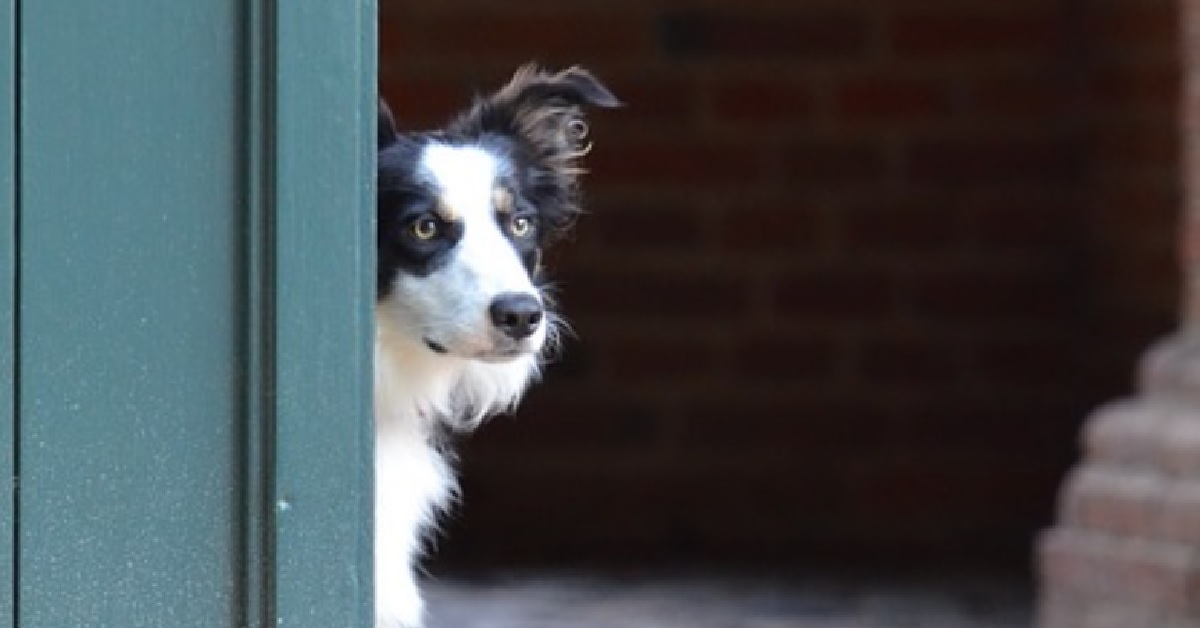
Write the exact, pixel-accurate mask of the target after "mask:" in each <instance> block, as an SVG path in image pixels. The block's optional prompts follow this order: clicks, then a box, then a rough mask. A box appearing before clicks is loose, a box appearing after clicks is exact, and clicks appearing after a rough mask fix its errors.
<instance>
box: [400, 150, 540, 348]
mask: <svg viewBox="0 0 1200 628" xmlns="http://www.w3.org/2000/svg"><path fill="white" fill-rule="evenodd" d="M418 173H419V176H420V177H421V178H422V179H423V180H425V181H427V182H428V184H429V185H430V186H431V187H432V188H433V189H434V190H436V191H437V193H438V197H439V205H438V207H439V210H438V211H439V213H441V214H443V215H442V218H444V219H448V220H451V221H454V222H458V223H460V224H461V225H462V238H461V239H460V240H459V241H458V243H457V245H456V246H455V247H454V249H453V250H452V251H451V253H450V256H449V259H448V260H447V263H446V264H445V265H444V266H442V267H441V268H438V269H437V270H435V271H434V272H433V273H430V274H429V275H428V276H426V277H412V276H407V275H404V274H403V273H401V274H400V276H398V277H397V279H396V283H395V291H394V294H393V295H392V298H393V299H394V300H395V301H397V303H396V305H397V307H399V308H401V309H402V310H403V315H404V317H405V318H407V319H411V320H407V321H406V323H407V325H408V326H411V327H413V328H415V330H414V331H420V333H422V334H424V335H425V336H426V339H428V340H431V341H434V342H436V343H438V344H439V345H442V346H444V347H445V348H446V349H447V350H448V351H449V353H451V354H453V355H459V356H462V357H480V358H484V359H488V358H499V357H502V354H512V353H513V352H514V351H520V352H522V353H531V352H532V353H536V352H538V351H540V350H541V347H542V344H543V343H544V342H545V338H546V329H545V327H546V326H545V324H543V325H540V326H539V327H538V329H537V331H536V332H535V333H534V334H533V335H532V336H530V337H529V338H527V339H525V340H522V341H519V342H517V341H513V340H512V339H510V338H507V337H506V336H504V335H503V334H502V333H500V332H499V330H497V329H496V328H495V327H494V326H493V324H492V321H491V316H490V314H489V307H490V306H491V304H492V301H493V300H494V299H495V298H496V297H497V296H499V295H501V294H506V293H516V294H529V295H532V296H535V297H537V296H538V292H537V290H536V288H534V286H533V282H532V281H531V279H530V277H529V273H528V272H527V271H526V269H525V266H524V265H523V264H522V263H521V258H520V256H519V255H518V254H517V251H516V250H515V249H514V248H513V246H512V243H511V241H510V240H509V239H508V238H507V237H506V236H505V234H504V233H503V231H502V230H501V227H500V223H499V222H498V221H497V219H496V208H495V206H494V201H495V199H496V188H497V186H498V184H499V182H500V180H501V178H502V177H504V176H505V175H507V174H509V173H508V172H506V171H505V169H504V164H503V161H502V160H500V159H498V158H497V157H496V156H495V155H492V154H491V153H489V152H488V151H486V150H484V149H483V148H481V147H479V146H470V145H468V146H450V145H446V144H430V145H429V146H427V147H426V148H425V151H424V153H423V154H422V156H421V160H420V163H419V165H418Z"/></svg>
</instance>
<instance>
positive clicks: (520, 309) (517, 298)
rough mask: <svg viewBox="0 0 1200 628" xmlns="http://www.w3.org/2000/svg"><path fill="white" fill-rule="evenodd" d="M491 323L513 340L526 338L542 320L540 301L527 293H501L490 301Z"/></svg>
mask: <svg viewBox="0 0 1200 628" xmlns="http://www.w3.org/2000/svg"><path fill="white" fill-rule="evenodd" d="M488 313H489V314H491V315H492V324H493V325H495V326H496V329H499V330H500V331H502V332H504V335H505V336H508V337H509V338H512V339H513V340H520V339H522V338H527V337H528V336H529V335H530V334H532V333H533V332H534V330H536V329H537V326H538V323H541V322H542V302H541V301H538V300H537V298H536V297H534V296H532V295H528V294H519V293H508V294H502V295H500V296H498V297H496V298H495V300H493V301H492V305H491V307H489V308H488Z"/></svg>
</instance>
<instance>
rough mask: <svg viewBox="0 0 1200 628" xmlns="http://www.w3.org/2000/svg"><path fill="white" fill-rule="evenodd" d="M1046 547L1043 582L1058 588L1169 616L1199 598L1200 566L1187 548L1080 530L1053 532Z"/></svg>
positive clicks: (1043, 545) (1043, 547)
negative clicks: (1142, 607)
mask: <svg viewBox="0 0 1200 628" xmlns="http://www.w3.org/2000/svg"><path fill="white" fill-rule="evenodd" d="M1040 546H1041V547H1040V549H1041V568H1042V577H1043V578H1044V579H1045V581H1048V582H1051V583H1053V584H1052V586H1053V588H1054V589H1058V590H1065V591H1074V592H1077V593H1079V594H1085V595H1088V596H1090V597H1096V598H1101V599H1103V598H1109V599H1113V600H1120V601H1122V602H1123V603H1125V604H1128V605H1134V606H1136V605H1143V606H1149V607H1157V608H1160V609H1162V610H1165V611H1187V610H1189V609H1191V608H1194V607H1195V604H1196V600H1197V599H1198V598H1197V597H1196V594H1197V592H1200V591H1198V590H1197V583H1198V581H1200V566H1198V565H1197V563H1196V557H1195V553H1194V552H1193V551H1191V548H1189V547H1187V546H1183V545H1177V544H1174V543H1164V542H1156V541H1152V540H1144V539H1133V538H1123V537H1114V536H1109V535H1104V534H1100V533H1095V532H1082V531H1076V530H1070V531H1067V530H1056V531H1053V532H1050V533H1048V534H1047V535H1045V536H1043V537H1042V540H1041V543H1040Z"/></svg>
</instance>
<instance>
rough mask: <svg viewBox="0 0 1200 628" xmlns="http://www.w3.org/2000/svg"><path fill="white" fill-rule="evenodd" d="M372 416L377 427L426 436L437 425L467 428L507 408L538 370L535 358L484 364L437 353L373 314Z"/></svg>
mask: <svg viewBox="0 0 1200 628" xmlns="http://www.w3.org/2000/svg"><path fill="white" fill-rule="evenodd" d="M376 320H377V322H378V330H377V332H376V339H375V408H376V421H377V423H378V424H379V428H380V429H383V430H396V429H398V430H409V429H417V430H419V431H420V432H421V433H422V435H424V436H426V437H428V438H432V437H434V436H435V435H436V433H437V432H438V426H439V425H444V426H447V427H450V428H452V429H455V430H470V429H473V428H475V427H477V426H478V425H479V423H480V422H482V421H483V419H485V418H487V417H488V416H491V415H493V414H496V413H500V412H506V411H508V410H511V409H512V408H513V407H514V406H515V405H516V404H517V402H518V401H519V400H520V398H521V395H522V394H523V393H524V392H525V389H526V388H527V387H528V386H529V384H530V383H532V382H533V381H534V380H535V379H536V378H537V375H538V361H537V357H536V356H533V355H529V356H523V357H521V358H518V359H516V360H513V361H511V362H503V363H488V362H480V361H478V360H468V359H463V358H456V357H451V356H444V355H437V354H434V353H433V352H432V351H430V350H429V348H428V347H426V346H425V345H424V344H422V343H419V342H414V341H413V340H412V338H411V336H409V335H408V334H405V333H402V332H393V331H392V330H390V329H389V328H388V324H387V322H386V318H385V317H381V316H377V317H376Z"/></svg>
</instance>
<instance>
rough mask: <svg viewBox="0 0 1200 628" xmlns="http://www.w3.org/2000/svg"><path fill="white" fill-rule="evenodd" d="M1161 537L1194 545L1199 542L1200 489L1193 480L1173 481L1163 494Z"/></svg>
mask: <svg viewBox="0 0 1200 628" xmlns="http://www.w3.org/2000/svg"><path fill="white" fill-rule="evenodd" d="M1162 499H1163V502H1164V503H1163V507H1162V514H1161V517H1160V524H1161V528H1160V530H1159V533H1160V534H1161V535H1162V538H1164V539H1167V540H1169V541H1178V542H1180V543H1186V544H1188V545H1189V546H1191V547H1195V546H1196V544H1197V543H1200V489H1198V488H1197V487H1196V486H1195V484H1194V482H1191V481H1184V482H1178V481H1176V482H1173V483H1172V484H1170V485H1169V490H1167V491H1165V492H1164V494H1163V497H1162Z"/></svg>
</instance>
